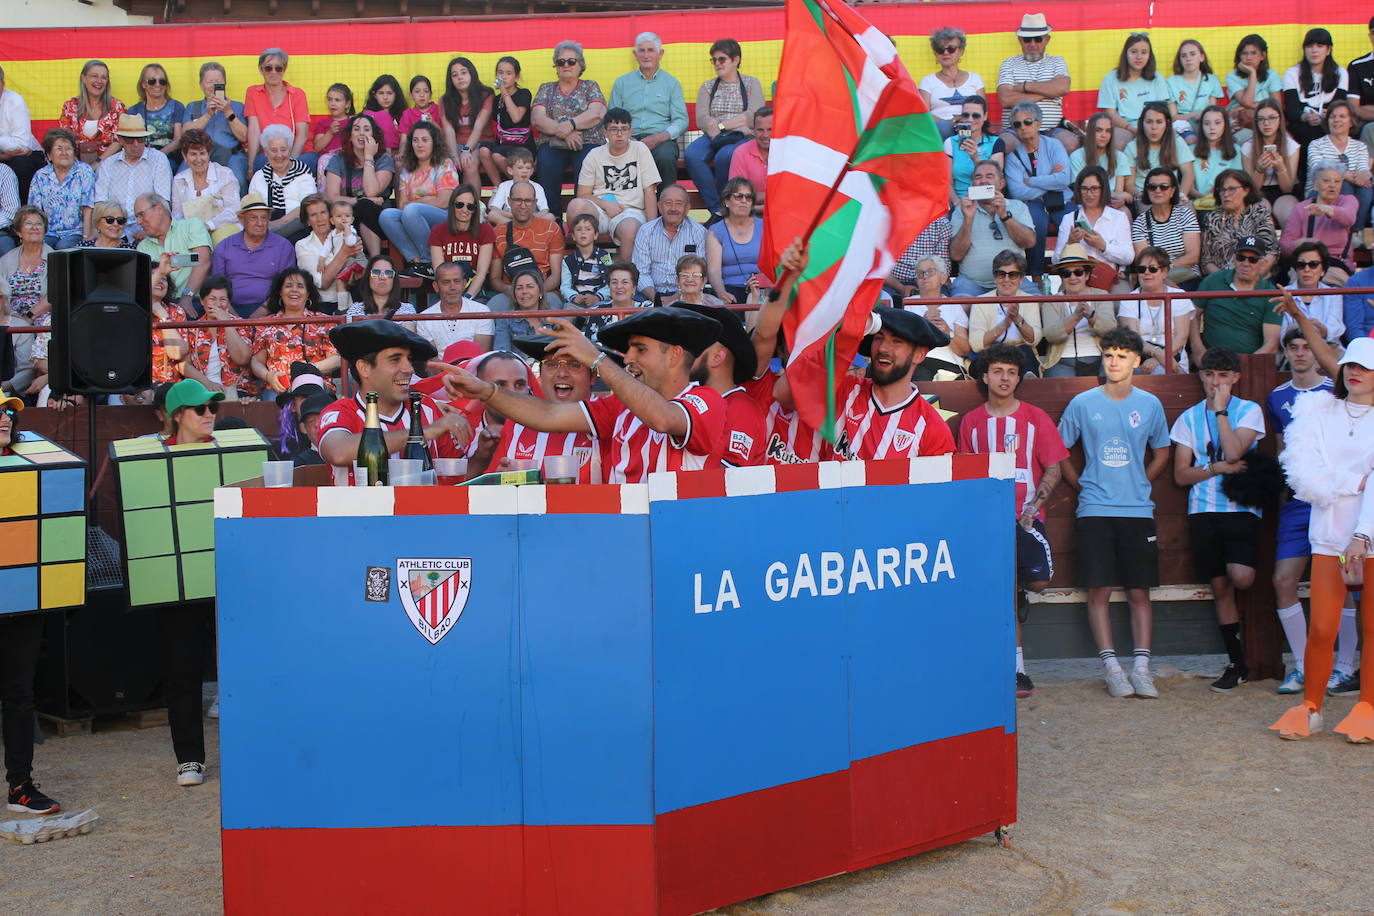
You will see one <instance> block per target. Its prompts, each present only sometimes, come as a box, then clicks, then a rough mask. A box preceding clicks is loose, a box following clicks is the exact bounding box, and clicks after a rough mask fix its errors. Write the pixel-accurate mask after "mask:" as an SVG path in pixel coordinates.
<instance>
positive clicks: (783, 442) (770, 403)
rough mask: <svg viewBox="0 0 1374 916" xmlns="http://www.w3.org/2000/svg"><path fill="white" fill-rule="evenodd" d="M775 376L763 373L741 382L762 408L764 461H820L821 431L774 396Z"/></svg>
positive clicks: (774, 462)
mask: <svg viewBox="0 0 1374 916" xmlns="http://www.w3.org/2000/svg"><path fill="white" fill-rule="evenodd" d="M776 382H777V376H775V375H773V373H771V372H769V373H765V374H764V375H761V376H759V377H758V378H756V379H753V380H751V381H748V382H745V383H744V390H745V391H746V392H748V394H749V396H750V397H751V398H753V399H754V403H756V404H758V405H759V407H760V408H762V409H763V411H764V415H763V428H764V430H765V436H766V442H765V443H764V446H763V457H764V461H765V462H766V463H767V464H806V463H808V462H812V461H820V460H821V434H820V433H818V432H817V431H816V430H814V429H812V428H811V427H810V426H808V425H806V423H805V422H803V421H802V418H801V414H799V413H797V411H795V410H787V409H786V408H784V407H783V406H782V404H780V403H779V402H778V400H777V398H775V397H773V386H774V384H776Z"/></svg>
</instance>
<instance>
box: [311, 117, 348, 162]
mask: <svg viewBox="0 0 1374 916" xmlns="http://www.w3.org/2000/svg"><path fill="white" fill-rule="evenodd" d="M333 123H334V119H333V118H332V117H330V116H329V115H325V116H324V117H322V118H316V119H315V124H314V125H313V126H312V127H311V128H310V141H311V144H310V148H311V149H314V148H315V144H314V141H315V138H316V137H318V136H319V135H320V134H322V133H324V132H325V131H327V130H329V125H330V124H333ZM347 123H348V121H347V119H345V120H344V124H347ZM341 149H343V126H342V125H340V127H339V131H338V133H336V134H334V139H333V140H330V141H329V145H328V146H326V147H325V148H324V149H322V150H315V152H317V153H335V152H338V151H339V150H341Z"/></svg>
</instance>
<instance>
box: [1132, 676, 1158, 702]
mask: <svg viewBox="0 0 1374 916" xmlns="http://www.w3.org/2000/svg"><path fill="white" fill-rule="evenodd" d="M1131 686H1132V687H1134V688H1135V695H1136V696H1138V697H1144V698H1146V699H1150V700H1157V699H1159V690H1158V688H1156V687H1155V678H1154V675H1152V674H1150V669H1149V668H1133V669H1131Z"/></svg>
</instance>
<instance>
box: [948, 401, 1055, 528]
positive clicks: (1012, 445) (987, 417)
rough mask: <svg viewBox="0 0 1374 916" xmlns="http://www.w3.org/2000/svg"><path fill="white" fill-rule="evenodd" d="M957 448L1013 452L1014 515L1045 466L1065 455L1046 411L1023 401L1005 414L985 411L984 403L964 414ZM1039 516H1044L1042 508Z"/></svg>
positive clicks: (974, 451)
mask: <svg viewBox="0 0 1374 916" xmlns="http://www.w3.org/2000/svg"><path fill="white" fill-rule="evenodd" d="M959 451H960V452H961V453H965V454H970V455H985V454H988V453H989V452H1010V453H1011V454H1013V455H1015V456H1016V515H1017V516H1020V514H1021V509H1022V508H1023V507H1024V506H1025V505H1026V503H1027V502H1029V501H1030V500H1031V499H1032V498H1034V496H1035V488H1036V487H1038V486H1040V478H1041V476H1042V475H1043V474H1044V472H1045V468H1047V467H1049V466H1050V465H1052V464H1058V463H1059V462H1060V461H1062V460H1064V459H1065V458H1067V457H1069V450H1068V449H1067V448H1065V447H1064V440H1063V439H1061V438H1059V428H1058V427H1057V426H1055V425H1054V421H1053V420H1051V419H1050V415H1049V414H1047V413H1045V412H1044V411H1043V410H1041V409H1040V408H1039V407H1036V406H1035V405H1034V404H1027V403H1026V402H1025V401H1022V402H1021V404H1020V406H1019V407H1017V408H1016V410H1014V411H1012V412H1011V413H1010V414H1009V415H1007V416H1005V417H994V416H992V415H991V414H989V413H988V407H987V405H986V404H980V405H979V406H977V407H975V408H973V409H972V410H970V411H969V412H968V413H966V414H964V418H963V420H962V421H961V422H960V425H959ZM1040 517H1041V518H1044V517H1045V513H1044V511H1043V510H1041V512H1040Z"/></svg>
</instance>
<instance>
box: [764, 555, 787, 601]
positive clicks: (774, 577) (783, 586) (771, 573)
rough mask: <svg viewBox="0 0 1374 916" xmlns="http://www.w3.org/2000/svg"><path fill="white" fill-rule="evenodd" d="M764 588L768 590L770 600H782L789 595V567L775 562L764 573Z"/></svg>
mask: <svg viewBox="0 0 1374 916" xmlns="http://www.w3.org/2000/svg"><path fill="white" fill-rule="evenodd" d="M763 589H764V591H766V592H768V598H769V600H770V601H781V600H782V599H784V598H786V597H787V567H786V566H784V565H783V564H782V563H774V564H772V565H771V566H769V567H768V571H767V572H765V573H764V574H763Z"/></svg>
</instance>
